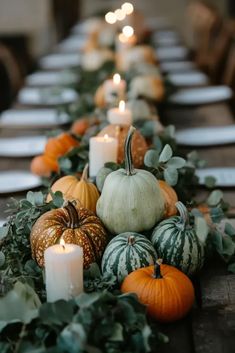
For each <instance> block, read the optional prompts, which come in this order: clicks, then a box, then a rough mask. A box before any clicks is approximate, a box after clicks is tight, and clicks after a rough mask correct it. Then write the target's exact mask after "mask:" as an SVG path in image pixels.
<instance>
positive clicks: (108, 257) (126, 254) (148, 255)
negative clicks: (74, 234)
mask: <svg viewBox="0 0 235 353" xmlns="http://www.w3.org/2000/svg"><path fill="white" fill-rule="evenodd" d="M156 258H157V257H156V252H155V250H154V247H153V245H152V243H151V242H150V241H149V240H148V239H147V238H146V237H145V236H144V235H141V234H138V233H132V232H126V233H122V234H119V235H117V236H116V237H115V238H113V239H112V240H111V241H110V243H109V244H108V246H107V247H106V249H105V252H104V255H103V258H102V264H101V268H102V272H103V274H105V273H112V274H114V275H115V276H116V277H117V280H118V282H119V283H121V282H122V281H123V279H124V278H125V277H126V276H127V275H128V274H129V273H130V272H132V271H135V270H137V269H138V268H141V267H147V266H150V265H153V264H154V263H155V260H156Z"/></svg>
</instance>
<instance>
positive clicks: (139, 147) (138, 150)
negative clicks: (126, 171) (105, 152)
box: [98, 124, 148, 168]
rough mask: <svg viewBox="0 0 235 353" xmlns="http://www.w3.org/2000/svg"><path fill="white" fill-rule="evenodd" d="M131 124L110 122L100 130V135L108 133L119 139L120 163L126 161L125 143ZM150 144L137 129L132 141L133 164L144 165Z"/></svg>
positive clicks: (137, 166)
mask: <svg viewBox="0 0 235 353" xmlns="http://www.w3.org/2000/svg"><path fill="white" fill-rule="evenodd" d="M129 128H130V126H129V125H113V124H110V125H108V126H106V127H105V128H104V129H103V130H101V131H100V133H99V134H98V136H104V135H106V134H107V135H108V136H110V137H116V138H117V139H118V163H122V162H123V161H124V145H125V141H126V137H127V134H128V131H129ZM147 149H148V146H147V142H146V141H145V138H144V137H143V136H142V135H141V133H140V132H139V131H138V130H136V131H135V133H134V136H133V138H132V142H131V152H132V160H133V164H134V166H135V167H136V168H139V167H141V166H142V165H143V162H144V156H145V153H146V152H147Z"/></svg>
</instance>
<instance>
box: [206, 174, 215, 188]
mask: <svg viewBox="0 0 235 353" xmlns="http://www.w3.org/2000/svg"><path fill="white" fill-rule="evenodd" d="M204 182H205V186H206V187H207V188H209V189H212V188H214V187H215V185H216V178H215V177H213V176H207V177H205V180H204Z"/></svg>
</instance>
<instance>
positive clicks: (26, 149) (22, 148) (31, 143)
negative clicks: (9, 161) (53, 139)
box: [0, 136, 47, 157]
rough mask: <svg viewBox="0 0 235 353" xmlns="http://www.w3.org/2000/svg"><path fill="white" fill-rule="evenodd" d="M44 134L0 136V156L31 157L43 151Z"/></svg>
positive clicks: (45, 139)
mask: <svg viewBox="0 0 235 353" xmlns="http://www.w3.org/2000/svg"><path fill="white" fill-rule="evenodd" d="M46 141H47V138H46V136H21V137H11V138H10V137H9V138H0V156H2V157H33V156H37V155H39V154H41V153H43V152H44V147H45V144H46Z"/></svg>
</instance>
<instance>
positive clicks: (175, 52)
mask: <svg viewBox="0 0 235 353" xmlns="http://www.w3.org/2000/svg"><path fill="white" fill-rule="evenodd" d="M188 54H189V50H188V49H187V48H186V47H182V46H174V47H161V48H158V49H157V50H156V55H157V58H158V60H159V61H165V60H182V59H186V58H187V56H188Z"/></svg>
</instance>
